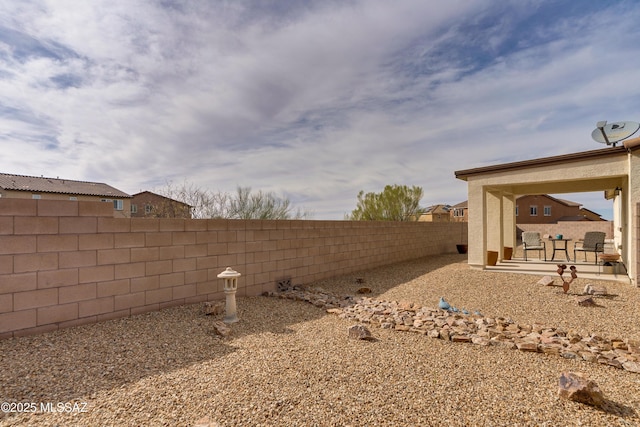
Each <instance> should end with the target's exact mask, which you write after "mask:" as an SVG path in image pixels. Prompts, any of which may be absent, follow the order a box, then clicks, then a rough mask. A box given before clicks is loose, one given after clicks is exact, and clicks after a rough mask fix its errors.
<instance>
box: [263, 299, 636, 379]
mask: <svg viewBox="0 0 640 427" xmlns="http://www.w3.org/2000/svg"><path fill="white" fill-rule="evenodd" d="M264 295H265V296H269V297H277V298H282V299H290V300H294V301H304V302H307V303H310V304H313V305H314V306H316V307H318V308H322V309H324V310H326V311H327V312H328V313H332V314H336V315H338V316H339V317H340V318H342V319H350V320H354V321H356V322H359V323H363V324H369V325H371V326H375V327H380V328H383V329H394V330H397V331H405V332H414V333H419V334H423V335H426V336H428V337H431V338H437V339H443V340H446V341H452V342H465V343H472V344H476V345H483V346H491V345H493V346H500V347H506V348H510V349H517V350H520V351H527V352H532V353H545V354H553V355H557V356H560V357H564V358H566V359H581V360H584V361H587V362H595V363H600V364H603V365H608V366H612V367H614V368H618V369H624V370H626V371H629V372H633V373H640V341H636V340H629V339H620V338H612V339H608V338H603V337H601V336H599V335H596V334H591V335H589V336H587V337H583V336H581V335H580V334H578V333H576V332H575V331H565V330H563V329H560V328H555V327H550V326H545V325H542V324H533V325H519V324H517V323H515V322H514V321H513V320H511V319H506V318H503V317H495V318H492V317H486V316H482V315H477V314H462V313H452V312H449V311H445V310H441V309H436V308H429V307H423V306H419V305H416V304H414V303H412V302H397V301H384V300H375V299H373V298H369V297H354V296H350V295H346V296H340V295H335V294H332V293H330V292H327V291H325V290H323V289H322V288H306V289H300V288H293V289H287V290H283V291H281V292H267V293H265V294H264Z"/></svg>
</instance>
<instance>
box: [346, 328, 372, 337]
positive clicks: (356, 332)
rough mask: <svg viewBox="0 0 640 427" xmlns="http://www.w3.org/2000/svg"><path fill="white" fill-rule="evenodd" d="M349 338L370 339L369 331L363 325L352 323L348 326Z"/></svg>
mask: <svg viewBox="0 0 640 427" xmlns="http://www.w3.org/2000/svg"><path fill="white" fill-rule="evenodd" d="M349 338H352V339H356V340H372V339H373V337H372V336H371V331H369V329H368V328H367V327H366V326H364V325H353V326H350V327H349Z"/></svg>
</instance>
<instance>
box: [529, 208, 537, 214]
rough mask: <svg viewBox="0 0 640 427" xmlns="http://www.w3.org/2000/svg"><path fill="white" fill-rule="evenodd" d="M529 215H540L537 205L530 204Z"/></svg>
mask: <svg viewBox="0 0 640 427" xmlns="http://www.w3.org/2000/svg"><path fill="white" fill-rule="evenodd" d="M529 216H538V207H537V206H529Z"/></svg>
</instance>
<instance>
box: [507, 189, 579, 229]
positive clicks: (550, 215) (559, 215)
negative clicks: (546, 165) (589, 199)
mask: <svg viewBox="0 0 640 427" xmlns="http://www.w3.org/2000/svg"><path fill="white" fill-rule="evenodd" d="M581 206H582V205H581V204H580V203H575V202H571V201H568V200H562V199H556V198H555V197H551V196H549V195H547V194H539V195H527V196H519V197H517V198H516V224H555V223H556V222H558V221H579V220H581V219H582V218H581V216H580V207H581Z"/></svg>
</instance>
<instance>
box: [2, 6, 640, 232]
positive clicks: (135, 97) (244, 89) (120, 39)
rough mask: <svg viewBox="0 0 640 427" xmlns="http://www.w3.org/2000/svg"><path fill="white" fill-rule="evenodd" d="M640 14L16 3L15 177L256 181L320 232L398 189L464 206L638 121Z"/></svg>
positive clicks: (5, 11) (8, 104)
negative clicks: (373, 197) (458, 176)
mask: <svg viewBox="0 0 640 427" xmlns="http://www.w3.org/2000/svg"><path fill="white" fill-rule="evenodd" d="M639 15H640V7H638V6H637V5H635V4H634V3H632V2H620V3H613V4H608V5H604V4H589V5H588V6H587V5H584V4H581V5H580V6H579V7H578V6H577V5H575V3H574V2H570V1H560V2H553V3H549V2H538V1H527V2H523V1H508V2H500V3H498V4H496V3H494V2H485V1H478V2H463V1H449V2H447V3H446V4H445V3H443V4H439V5H438V7H437V8H434V7H433V6H432V5H430V4H428V2H413V1H400V2H393V3H389V2H387V1H382V0H369V1H356V0H354V1H349V2H343V1H339V2H338V1H335V2H334V1H309V2H297V1H295V2H293V1H292V2H288V1H287V2H280V1H277V2H276V1H273V2H259V1H257V2H213V3H212V2H208V1H204V0H203V1H197V0H194V1H189V2H175V1H140V2H133V3H132V2H125V1H106V0H105V1H99V0H96V1H92V2H80V3H78V2H71V1H63V0H56V1H42V2H38V1H33V2H30V1H25V2H5V4H3V5H1V6H0V16H2V18H0V61H1V67H0V92H1V93H3V99H2V100H0V111H2V112H3V113H4V114H2V116H1V118H0V126H1V128H2V129H6V130H5V131H3V132H2V134H1V135H0V144H2V145H3V146H4V147H7V148H8V149H5V150H4V152H5V153H6V156H5V162H4V164H5V168H7V169H6V170H4V172H11V173H22V174H32V175H40V174H45V173H46V174H51V175H55V176H66V177H68V178H70V179H83V180H95V181H101V182H108V183H110V184H111V185H114V186H116V187H118V188H121V189H122V190H124V191H128V192H131V193H134V192H137V191H140V190H146V189H153V188H155V187H160V186H163V185H164V184H166V182H167V181H174V182H182V181H183V180H185V179H186V180H188V181H191V182H195V183H196V184H198V185H200V186H202V187H205V188H210V189H213V190H221V191H233V190H234V189H235V187H236V185H243V186H251V187H253V188H254V189H263V190H266V191H275V192H276V193H279V194H288V195H290V197H291V198H292V201H293V202H294V204H296V203H302V202H304V204H305V206H306V207H308V208H309V209H311V210H313V211H315V212H316V217H317V218H319V219H321V218H333V219H341V218H342V216H343V214H344V213H347V212H349V211H350V210H351V209H353V207H355V202H356V195H357V193H358V191H360V190H365V191H380V190H381V189H382V188H383V187H384V185H386V184H407V185H420V186H422V187H423V188H424V189H425V198H424V199H423V203H424V204H433V203H457V202H459V201H462V200H464V199H465V198H466V185H465V183H464V182H461V181H457V180H455V178H454V174H453V172H454V171H455V170H457V169H467V168H471V167H476V166H482V165H487V164H492V163H500V162H507V161H515V160H523V159H527V158H535V157H544V156H548V155H556V154H561V153H565V152H574V151H584V150H588V149H594V148H598V147H597V146H595V143H592V142H591V140H590V132H591V130H592V128H593V126H594V124H595V122H596V121H598V120H604V119H607V120H610V121H616V120H637V119H638V118H636V117H632V116H629V114H632V112H633V111H637V110H638V103H639V102H640V101H638V99H640V98H639V97H638V96H637V89H635V87H636V85H635V82H637V80H638V77H640V76H639V75H638V74H639V72H638V70H640V64H639V63H638V61H640V60H639V59H638V58H640V55H638V50H639V47H638V46H637V44H636V43H634V40H637V38H638V32H639V30H638V29H637V25H636V22H638V18H640V16H639ZM27 150H28V152H29V153H32V155H31V156H29V158H28V159H27V158H25V157H24V154H23V153H24V152H25V151H27Z"/></svg>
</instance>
